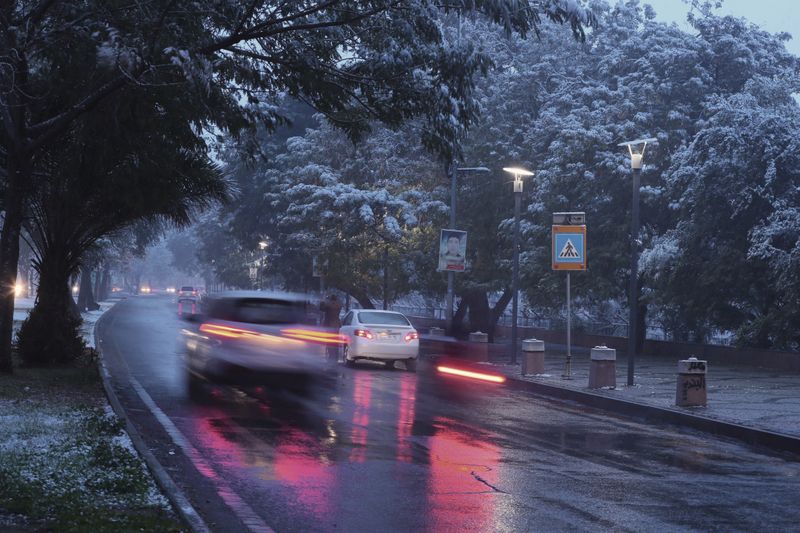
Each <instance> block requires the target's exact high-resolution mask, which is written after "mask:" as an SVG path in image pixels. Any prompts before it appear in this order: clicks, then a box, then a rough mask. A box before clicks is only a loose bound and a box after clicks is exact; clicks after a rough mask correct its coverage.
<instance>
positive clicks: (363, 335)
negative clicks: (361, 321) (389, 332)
mask: <svg viewBox="0 0 800 533" xmlns="http://www.w3.org/2000/svg"><path fill="white" fill-rule="evenodd" d="M353 334H354V335H355V336H356V337H361V338H362V339H369V340H372V339H374V338H375V336H374V335H373V334H372V333H370V332H369V331H368V330H366V329H357V330H355V331H354V332H353Z"/></svg>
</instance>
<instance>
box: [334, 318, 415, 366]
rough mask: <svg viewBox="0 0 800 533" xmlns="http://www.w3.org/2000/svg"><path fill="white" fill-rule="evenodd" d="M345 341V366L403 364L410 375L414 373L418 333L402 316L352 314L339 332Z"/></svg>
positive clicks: (344, 321) (345, 319)
mask: <svg viewBox="0 0 800 533" xmlns="http://www.w3.org/2000/svg"><path fill="white" fill-rule="evenodd" d="M339 332H340V333H341V334H342V337H343V338H344V339H345V345H344V346H343V348H342V350H343V352H344V362H345V364H346V365H348V366H352V365H353V363H354V362H355V361H357V360H359V359H365V360H372V361H382V362H383V363H385V364H386V366H387V367H389V368H392V367H394V363H395V361H403V362H404V363H405V365H406V369H407V370H408V371H410V372H416V370H417V357H418V355H419V333H418V332H417V330H415V329H414V327H413V326H412V325H411V322H409V321H408V318H406V317H405V315H403V314H401V313H396V312H394V311H378V310H374V309H358V310H353V311H350V312H349V313H347V315H345V317H344V319H343V320H342V327H341V329H340V330H339Z"/></svg>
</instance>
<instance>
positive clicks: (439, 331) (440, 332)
mask: <svg viewBox="0 0 800 533" xmlns="http://www.w3.org/2000/svg"><path fill="white" fill-rule="evenodd" d="M430 334H431V335H434V336H437V337H444V329H442V328H437V327H435V326H434V327H432V328H431V329H430Z"/></svg>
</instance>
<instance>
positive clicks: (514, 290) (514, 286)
mask: <svg viewBox="0 0 800 533" xmlns="http://www.w3.org/2000/svg"><path fill="white" fill-rule="evenodd" d="M503 170H505V171H506V172H509V173H511V174H513V175H514V262H513V273H512V275H511V294H512V296H513V300H512V304H511V364H512V365H515V364H517V316H518V314H519V210H520V201H521V199H522V178H523V177H525V176H533V172H531V171H530V170H526V169H524V168H519V167H503Z"/></svg>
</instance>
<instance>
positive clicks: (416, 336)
mask: <svg viewBox="0 0 800 533" xmlns="http://www.w3.org/2000/svg"><path fill="white" fill-rule="evenodd" d="M405 339H406V342H411V341H415V340H419V333H417V332H416V331H412V332H410V333H406V337H405Z"/></svg>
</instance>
